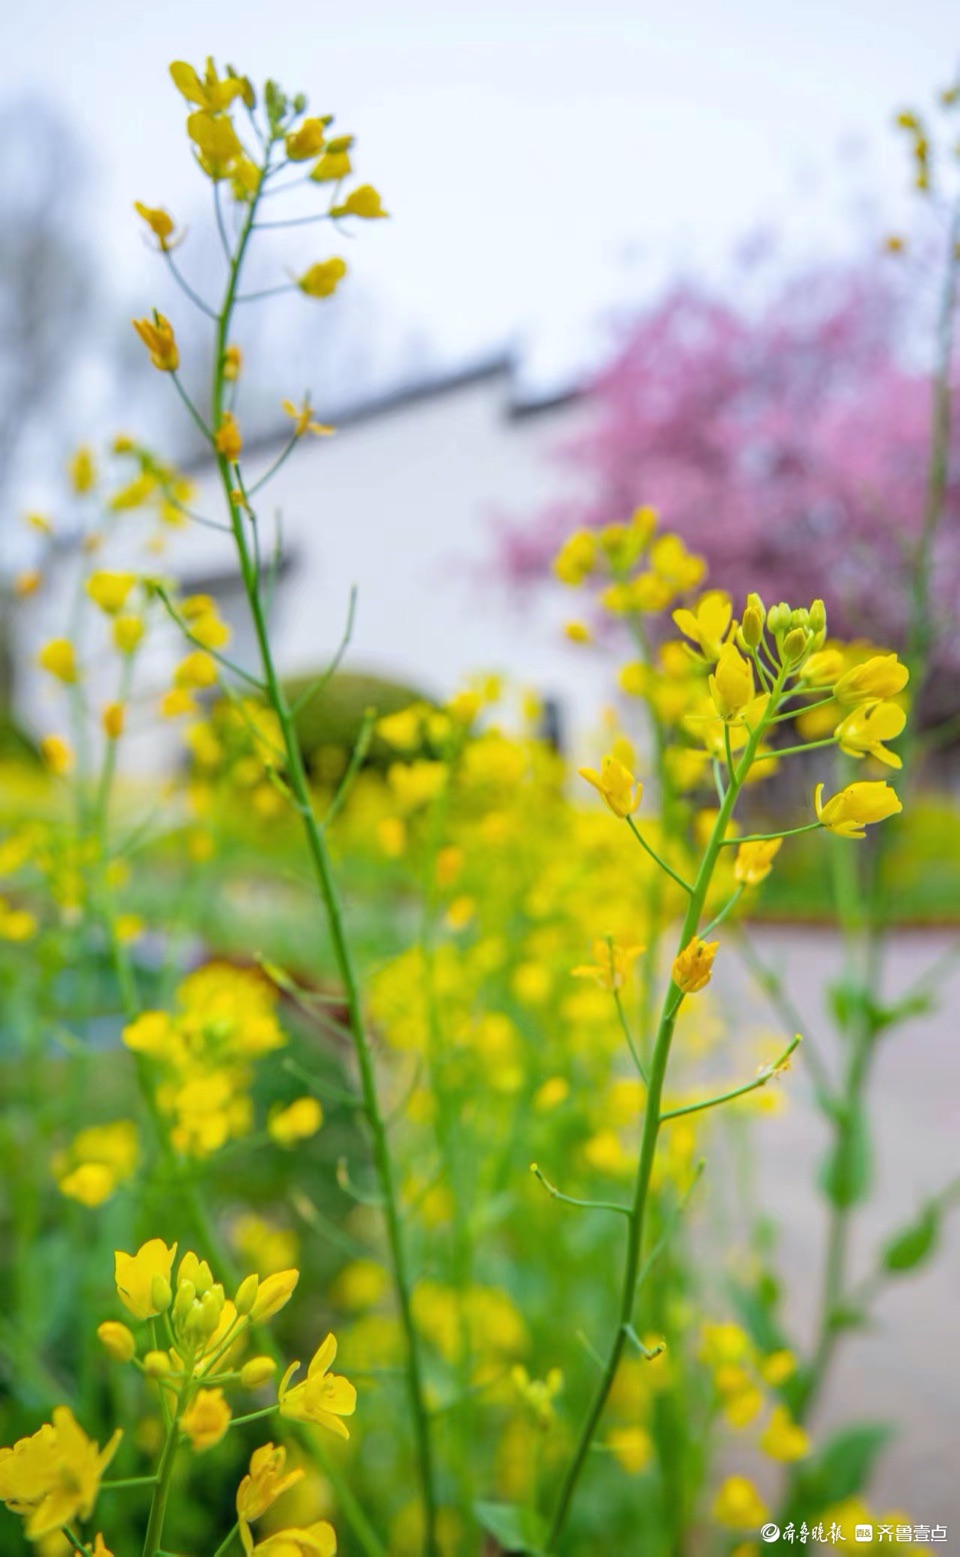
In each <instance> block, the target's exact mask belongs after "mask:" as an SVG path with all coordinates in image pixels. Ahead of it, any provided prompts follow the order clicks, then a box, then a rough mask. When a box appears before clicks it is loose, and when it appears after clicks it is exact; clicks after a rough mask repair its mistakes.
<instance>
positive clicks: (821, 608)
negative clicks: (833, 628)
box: [810, 599, 827, 633]
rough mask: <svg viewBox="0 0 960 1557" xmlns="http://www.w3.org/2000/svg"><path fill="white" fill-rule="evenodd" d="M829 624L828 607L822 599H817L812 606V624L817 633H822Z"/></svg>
mask: <svg viewBox="0 0 960 1557" xmlns="http://www.w3.org/2000/svg"><path fill="white" fill-rule="evenodd" d="M826 625H827V608H826V606H825V605H824V603H823V601H822V600H819V599H817V600H815V601H814V602H813V604H812V605H811V607H810V626H811V627H812V628H813V630H814V632H815V633H822V632H823V630H824V628H825V627H826Z"/></svg>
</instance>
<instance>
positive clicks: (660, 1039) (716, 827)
mask: <svg viewBox="0 0 960 1557" xmlns="http://www.w3.org/2000/svg"><path fill="white" fill-rule="evenodd" d="M782 676H783V672H781V674H780V678H778V681H777V683H776V684H775V689H774V694H773V695H772V697H771V703H772V704H775V702H776V695H777V694H778V693H779V691H780V688H781V686H782ZM764 729H765V721H761V723H760V724H759V725H758V727H757V729H756V730H755V731H754V732H753V733H752V734H751V735H750V737H749V739H748V741H747V744H746V747H745V748H744V753H743V757H742V759H741V761H740V764H739V766H738V767H736V768H735V769H734V770H733V772H731V775H730V784H729V787H728V789H727V792H726V795H725V796H724V800H723V804H722V805H721V806H720V808H719V810H718V812H717V815H716V818H715V820H714V824H713V830H712V832H711V834H710V839H709V842H708V844H707V847H706V849H705V851H704V854H703V858H702V859H701V861H700V868H699V870H698V872H697V879H696V881H695V882H694V885H693V890H692V892H691V894H690V903H689V906H688V908H687V913H686V917H685V919H684V921H683V927H682V929H681V932H680V940H679V945H678V948H677V951H678V954H679V952H681V951H682V950H683V948H684V947H685V946H687V945H689V943H690V941H691V940H692V938H693V936H694V935H695V934H696V933H697V927H698V925H699V923H700V918H701V915H702V913H703V905H704V902H705V900H706V896H707V891H708V889H709V886H710V882H711V879H712V877H713V872H714V869H715V867H716V864H717V860H718V858H719V855H720V848H721V845H722V843H723V839H724V835H725V833H726V830H727V825H728V823H729V821H730V818H731V816H732V814H733V809H734V806H735V804H736V800H737V796H738V795H739V793H740V788H741V785H742V783H743V781H744V779H745V777H746V775H747V772H748V771H749V768H750V765H751V763H752V761H753V757H754V753H755V752H756V749H757V747H758V745H759V744H760V739H761V736H762V734H763V731H764ZM681 1000H682V993H681V991H680V990H679V989H678V988H677V986H676V985H675V984H674V983H673V981H672V980H671V982H670V984H669V986H668V988H667V991H666V993H665V995H664V1000H663V1006H662V1008H661V1016H660V1024H659V1027H658V1030H657V1036H656V1040H655V1042H654V1048H653V1057H652V1060H651V1064H650V1079H649V1084H648V1088H647V1100H646V1106H645V1109H644V1116H643V1129H642V1135H641V1141H640V1157H639V1161H638V1164H637V1176H636V1183H635V1186H634V1195H633V1203H632V1206H631V1210H630V1215H629V1218H628V1228H627V1248H626V1255H625V1259H624V1269H623V1283H622V1289H621V1297H620V1311H619V1318H618V1323H617V1329H616V1333H615V1335H614V1337H613V1340H612V1342H611V1345H610V1349H609V1352H608V1355H607V1360H606V1364H605V1366H604V1369H603V1373H602V1375H601V1378H600V1381H599V1383H598V1385H597V1388H596V1390H595V1392H594V1397H593V1400H592V1402H591V1405H590V1407H589V1410H588V1412H587V1417H586V1420H585V1422H584V1424H583V1428H582V1429H581V1432H580V1437H579V1439H578V1441H577V1445H576V1448H575V1450H574V1453H573V1457H572V1459H571V1461H570V1464H569V1466H568V1468H567V1471H566V1474H565V1476H564V1478H563V1482H562V1484H561V1488H560V1494H559V1498H558V1501H557V1506H556V1510H555V1512H554V1516H553V1521H552V1523H551V1526H550V1534H549V1536H548V1538H547V1542H546V1550H547V1551H548V1552H553V1551H554V1550H555V1549H556V1546H557V1543H558V1541H559V1540H560V1537H561V1535H562V1534H563V1530H564V1527H565V1525H566V1522H567V1518H568V1516H569V1513H570V1507H571V1504H572V1502H573V1497H574V1493H575V1492H576V1490H577V1485H578V1483H579V1480H580V1477H581V1475H582V1473H583V1470H584V1467H585V1465H586V1462H587V1459H588V1457H589V1454H590V1449H591V1445H592V1444H593V1440H594V1437H595V1436H596V1432H597V1428H598V1426H599V1423H600V1418H601V1416H602V1415H603V1410H604V1407H605V1406H606V1403H607V1397H608V1396H609V1394H610V1391H611V1389H612V1388H613V1382H614V1378H615V1377H616V1373H617V1368H618V1367H619V1364H620V1358H621V1356H622V1354H623V1348H624V1346H625V1344H626V1341H627V1338H628V1335H629V1334H630V1331H631V1328H632V1324H633V1310H634V1305H635V1302H636V1293H637V1283H638V1276H639V1272H640V1257H641V1252H642V1248H643V1230H644V1221H645V1215H646V1206H647V1194H648V1191H649V1188H650V1177H651V1174H652V1172H653V1162H654V1157H655V1154H656V1149H657V1138H658V1136H659V1132H660V1107H661V1101H662V1096H663V1085H664V1080H665V1078H666V1073H667V1064H668V1061H669V1058H670V1046H671V1043H672V1041H673V1030H674V1026H675V1023H676V1019H677V1012H678V1011H679V1009H680V1002H681Z"/></svg>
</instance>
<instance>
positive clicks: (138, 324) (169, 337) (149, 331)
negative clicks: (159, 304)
mask: <svg viewBox="0 0 960 1557" xmlns="http://www.w3.org/2000/svg"><path fill="white" fill-rule="evenodd" d="M132 323H133V328H134V329H135V330H136V332H137V334H138V335H139V337H140V339H141V340H142V341H143V344H144V346H146V348H147V351H148V352H149V353H150V361H151V362H152V363H153V366H154V367H155V368H157V369H158V370H159V371H160V372H161V373H175V372H176V370H177V368H178V367H179V366H180V352H179V350H178V348H177V342H176V337H175V336H174V333H173V326H172V325H171V323H170V321H169V319H165V318H164V316H163V314H160V313H158V314H155V315H154V317H153V319H134V320H133V321H132Z"/></svg>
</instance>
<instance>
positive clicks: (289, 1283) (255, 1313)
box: [250, 1270, 300, 1324]
mask: <svg viewBox="0 0 960 1557" xmlns="http://www.w3.org/2000/svg"><path fill="white" fill-rule="evenodd" d="M299 1280H300V1272H299V1271H298V1270H280V1271H276V1272H275V1273H274V1274H273V1275H270V1276H265V1277H264V1279H263V1281H261V1282H260V1284H259V1286H258V1288H257V1296H256V1298H255V1300H254V1304H253V1307H252V1308H251V1310H250V1319H251V1322H252V1323H253V1324H261V1323H262V1322H263V1321H264V1320H265V1319H272V1318H273V1316H274V1314H278V1313H279V1312H280V1310H281V1308H284V1307H285V1306H286V1304H287V1303H289V1301H290V1299H291V1297H292V1296H293V1289H294V1287H295V1286H296V1285H297V1282H298V1281H299Z"/></svg>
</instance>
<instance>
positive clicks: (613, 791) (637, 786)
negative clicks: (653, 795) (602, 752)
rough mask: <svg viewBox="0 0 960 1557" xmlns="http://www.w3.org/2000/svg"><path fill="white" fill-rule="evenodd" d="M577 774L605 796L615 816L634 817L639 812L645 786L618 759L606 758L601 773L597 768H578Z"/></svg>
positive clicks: (602, 763) (601, 766) (601, 765)
mask: <svg viewBox="0 0 960 1557" xmlns="http://www.w3.org/2000/svg"><path fill="white" fill-rule="evenodd" d="M577 772H578V773H579V775H580V777H581V778H584V779H586V781H587V783H588V784H592V785H593V787H594V789H595V790H596V791H597V792H598V794H600V795H602V796H603V799H604V801H605V803H606V804H607V805H608V806H609V808H610V810H611V811H612V812H613V814H614V816H619V817H627V816H632V815H633V813H634V811H637V810H639V807H640V802H641V800H642V799H643V785H642V784H641V783H640V782H639V781H638V780H637V779H635V778H634V776H633V774H632V773H631V772H630V769H629V768H627V767H624V765H623V763H622V762H619V761H618V760H617V758H616V757H613V756H607V757H604V758H603V760H602V762H601V763H600V772H599V773H598V772H597V771H596V769H595V768H578V769H577Z"/></svg>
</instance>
